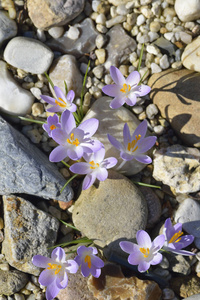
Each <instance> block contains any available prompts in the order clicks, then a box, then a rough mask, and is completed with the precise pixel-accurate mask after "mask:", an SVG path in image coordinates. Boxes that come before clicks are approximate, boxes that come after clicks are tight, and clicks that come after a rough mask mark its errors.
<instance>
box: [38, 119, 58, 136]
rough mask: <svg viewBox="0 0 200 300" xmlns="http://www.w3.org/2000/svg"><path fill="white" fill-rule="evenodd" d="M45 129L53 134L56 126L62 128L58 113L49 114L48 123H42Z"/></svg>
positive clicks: (49, 133)
mask: <svg viewBox="0 0 200 300" xmlns="http://www.w3.org/2000/svg"><path fill="white" fill-rule="evenodd" d="M42 127H43V129H44V130H45V131H46V132H47V133H48V135H49V136H50V137H51V136H52V131H53V130H54V129H56V128H61V124H60V122H59V117H58V115H57V114H54V115H53V116H49V117H48V118H47V124H43V125H42Z"/></svg>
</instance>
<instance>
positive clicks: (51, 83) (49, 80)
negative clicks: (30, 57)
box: [44, 72, 54, 90]
mask: <svg viewBox="0 0 200 300" xmlns="http://www.w3.org/2000/svg"><path fill="white" fill-rule="evenodd" d="M44 75H45V76H46V78H47V80H48V82H49V83H50V85H51V86H52V88H53V90H54V84H53V81H52V80H51V79H50V77H49V75H48V74H47V73H46V72H44Z"/></svg>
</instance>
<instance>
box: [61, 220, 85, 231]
mask: <svg viewBox="0 0 200 300" xmlns="http://www.w3.org/2000/svg"><path fill="white" fill-rule="evenodd" d="M59 221H60V222H61V223H63V224H64V225H66V226H67V227H70V228H72V229H74V230H77V231H80V230H78V228H76V227H75V226H73V225H71V224H69V223H66V222H64V221H63V220H59Z"/></svg>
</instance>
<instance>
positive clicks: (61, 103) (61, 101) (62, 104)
mask: <svg viewBox="0 0 200 300" xmlns="http://www.w3.org/2000/svg"><path fill="white" fill-rule="evenodd" d="M58 100H60V102H59V101H58ZM58 100H56V99H55V103H56V104H57V105H59V106H60V107H66V106H67V103H66V102H65V101H64V100H63V99H62V98H58Z"/></svg>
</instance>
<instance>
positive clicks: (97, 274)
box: [91, 266, 101, 278]
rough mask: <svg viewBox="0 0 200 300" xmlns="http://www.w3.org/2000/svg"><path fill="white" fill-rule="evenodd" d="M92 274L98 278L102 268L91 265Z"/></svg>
mask: <svg viewBox="0 0 200 300" xmlns="http://www.w3.org/2000/svg"><path fill="white" fill-rule="evenodd" d="M91 274H92V276H94V277H95V278H98V277H99V276H100V275H101V269H96V268H95V267H94V266H91Z"/></svg>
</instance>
